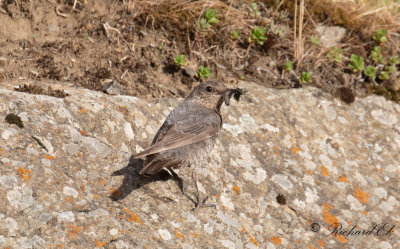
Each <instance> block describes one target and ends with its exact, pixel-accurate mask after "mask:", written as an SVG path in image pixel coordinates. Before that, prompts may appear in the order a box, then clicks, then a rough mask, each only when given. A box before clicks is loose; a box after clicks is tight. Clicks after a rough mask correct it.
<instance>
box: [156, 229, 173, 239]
mask: <svg viewBox="0 0 400 249" xmlns="http://www.w3.org/2000/svg"><path fill="white" fill-rule="evenodd" d="M158 233H159V234H160V235H161V238H162V239H163V240H170V239H172V236H171V234H170V233H169V231H168V230H166V229H159V230H158Z"/></svg>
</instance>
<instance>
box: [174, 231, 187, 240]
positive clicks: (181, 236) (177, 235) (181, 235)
mask: <svg viewBox="0 0 400 249" xmlns="http://www.w3.org/2000/svg"><path fill="white" fill-rule="evenodd" d="M175 235H176V237H178V238H180V239H183V238H185V236H183V234H181V233H178V232H176V233H175Z"/></svg>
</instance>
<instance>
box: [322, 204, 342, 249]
mask: <svg viewBox="0 0 400 249" xmlns="http://www.w3.org/2000/svg"><path fill="white" fill-rule="evenodd" d="M322 207H323V209H322V214H323V215H324V221H325V222H326V223H328V224H329V225H332V226H333V225H335V224H339V219H338V218H337V217H336V216H334V215H333V214H330V213H329V210H330V209H333V206H332V205H329V204H328V203H324V204H323V205H322ZM333 236H334V237H335V238H336V239H337V240H339V241H340V242H343V243H346V242H347V240H346V238H345V237H343V236H342V235H337V234H334V235H333Z"/></svg>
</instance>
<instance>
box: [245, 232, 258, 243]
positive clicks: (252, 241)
mask: <svg viewBox="0 0 400 249" xmlns="http://www.w3.org/2000/svg"><path fill="white" fill-rule="evenodd" d="M247 236H249V239H250V241H251V243H253V244H254V245H255V246H258V243H257V241H256V239H255V238H254V237H253V236H251V235H250V234H248V235H247Z"/></svg>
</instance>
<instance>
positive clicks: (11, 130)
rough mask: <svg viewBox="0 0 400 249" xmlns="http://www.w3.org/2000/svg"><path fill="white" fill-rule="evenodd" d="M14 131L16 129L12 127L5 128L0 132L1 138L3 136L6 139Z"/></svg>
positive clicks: (15, 131)
mask: <svg viewBox="0 0 400 249" xmlns="http://www.w3.org/2000/svg"><path fill="white" fill-rule="evenodd" d="M15 133H17V130H15V129H14V128H8V129H7V130H5V131H3V132H2V133H1V138H3V139H4V140H7V139H9V138H10V137H11V136H14V134H15Z"/></svg>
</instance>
